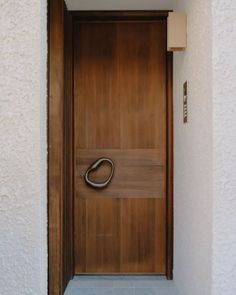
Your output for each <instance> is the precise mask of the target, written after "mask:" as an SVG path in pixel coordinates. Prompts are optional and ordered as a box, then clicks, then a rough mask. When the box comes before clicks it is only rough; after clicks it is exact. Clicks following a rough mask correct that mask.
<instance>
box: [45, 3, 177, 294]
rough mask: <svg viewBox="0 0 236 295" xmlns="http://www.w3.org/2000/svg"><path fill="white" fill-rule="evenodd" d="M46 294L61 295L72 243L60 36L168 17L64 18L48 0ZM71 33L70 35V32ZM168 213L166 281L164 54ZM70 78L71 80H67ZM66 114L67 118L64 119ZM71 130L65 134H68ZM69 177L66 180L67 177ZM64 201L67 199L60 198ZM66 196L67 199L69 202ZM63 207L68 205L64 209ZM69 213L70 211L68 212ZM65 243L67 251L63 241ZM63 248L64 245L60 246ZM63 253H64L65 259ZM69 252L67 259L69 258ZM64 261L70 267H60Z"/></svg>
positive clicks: (66, 84)
mask: <svg viewBox="0 0 236 295" xmlns="http://www.w3.org/2000/svg"><path fill="white" fill-rule="evenodd" d="M48 4H49V5H48V9H49V13H48V48H49V51H48V294H50V295H61V294H63V291H64V288H65V287H66V284H67V282H68V280H69V279H70V278H71V277H72V275H73V261H71V259H72V258H71V257H72V256H73V240H72V237H71V235H70V233H69V235H66V231H68V229H67V228H66V227H68V226H71V227H72V226H73V224H72V222H71V223H70V222H68V223H67V221H66V220H67V218H68V216H70V213H71V216H73V212H72V211H73V207H72V203H71V202H72V195H73V191H72V187H73V175H72V174H71V173H70V171H72V164H73V157H70V158H67V157H66V154H68V151H69V150H70V148H71V147H72V145H73V143H72V140H73V132H72V126H73V114H72V113H73V97H72V96H73V95H72V89H73V85H72V84H71V83H70V81H69V80H70V79H66V77H68V75H72V67H71V66H70V64H71V62H72V39H71V40H70V38H71V36H69V37H68V35H67V37H66V40H67V43H68V42H69V43H70V42H71V44H70V45H69V46H65V42H64V41H65V40H64V36H65V31H67V29H68V31H67V33H68V32H69V31H70V30H71V29H72V26H73V22H75V21H76V20H80V21H81V20H84V21H93V20H95V21H103V22H104V21H122V20H126V21H127V20H130V21H136V20H137V21H153V20H160V19H161V20H166V19H167V16H168V12H169V11H75V12H70V13H68V12H66V8H65V5H64V1H63V0H48ZM71 31H72V30H71ZM166 70H167V79H166V86H167V87H166V89H167V93H166V95H167V183H166V188H167V196H166V202H167V209H166V210H167V211H166V276H167V279H172V278H173V93H172V92H173V55H172V53H170V52H169V53H167V69H166ZM71 77H72V76H71ZM68 114H69V115H68ZM68 130H70V132H68ZM68 175H69V176H68ZM65 195H66V196H67V198H65ZM68 196H69V197H68ZM66 202H69V203H68V204H66ZM70 210H71V211H70ZM65 236H66V238H67V240H68V241H67V243H68V244H67V245H65V243H64V244H63V240H65ZM64 242H65V241H64ZM65 252H68V253H65ZM69 252H70V253H69ZM68 259H69V264H68V265H66V263H65V261H67V260H68Z"/></svg>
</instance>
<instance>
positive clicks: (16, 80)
mask: <svg viewBox="0 0 236 295" xmlns="http://www.w3.org/2000/svg"><path fill="white" fill-rule="evenodd" d="M46 55H47V50H46V0H41V1H40V0H22V1H18V0H8V1H5V0H0V135H1V136H0V294H1V295H46V294H47V214H46V212H47V211H46V204H47V196H46V170H47V168H46Z"/></svg>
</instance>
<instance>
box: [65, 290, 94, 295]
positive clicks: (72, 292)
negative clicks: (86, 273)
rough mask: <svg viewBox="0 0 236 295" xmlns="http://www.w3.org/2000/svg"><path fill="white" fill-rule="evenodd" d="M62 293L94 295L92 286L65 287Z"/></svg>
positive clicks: (66, 294) (67, 294)
mask: <svg viewBox="0 0 236 295" xmlns="http://www.w3.org/2000/svg"><path fill="white" fill-rule="evenodd" d="M64 295H95V293H94V289H93V288H71V289H69V288H67V290H66V292H65V294H64Z"/></svg>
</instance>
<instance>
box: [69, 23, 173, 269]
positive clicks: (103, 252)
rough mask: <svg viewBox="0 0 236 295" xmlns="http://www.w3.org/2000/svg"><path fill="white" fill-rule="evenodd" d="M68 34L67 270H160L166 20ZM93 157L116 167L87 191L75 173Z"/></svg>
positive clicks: (88, 26) (86, 26)
mask: <svg viewBox="0 0 236 295" xmlns="http://www.w3.org/2000/svg"><path fill="white" fill-rule="evenodd" d="M74 32H75V35H74V40H75V43H74V59H75V60H74V61H75V62H74V118H75V121H74V153H75V164H74V169H75V207H74V212H75V217H74V220H75V221H74V222H75V272H76V273H159V274H165V272H166V261H165V258H166V148H167V146H166V140H167V138H166V132H167V130H166V120H167V117H166V23H165V21H156V22H149V23H146V22H145V23H142V22H140V23H138V22H134V23H124V22H122V23H96V24H95V23H76V24H75V30H74ZM100 156H108V157H111V158H112V159H114V161H115V163H116V171H115V175H114V178H113V180H112V182H111V184H110V186H109V187H108V188H106V189H104V190H100V191H95V190H93V189H91V188H88V187H87V186H86V185H85V183H84V181H83V179H82V178H81V177H80V174H81V173H82V172H84V171H85V169H86V168H87V167H88V166H89V165H90V164H91V163H92V162H93V161H94V160H95V159H96V158H97V157H100ZM108 173H109V171H108V170H107V167H102V168H100V169H99V170H98V171H97V172H95V173H94V174H93V175H92V177H94V178H95V179H96V180H99V179H102V178H103V177H105V176H106V175H107V174H108Z"/></svg>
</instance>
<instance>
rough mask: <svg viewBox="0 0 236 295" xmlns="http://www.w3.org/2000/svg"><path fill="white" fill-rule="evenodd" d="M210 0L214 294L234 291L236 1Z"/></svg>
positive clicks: (235, 264) (235, 237)
mask: <svg viewBox="0 0 236 295" xmlns="http://www.w3.org/2000/svg"><path fill="white" fill-rule="evenodd" d="M212 2H213V9H212V12H213V119H214V121H213V125H214V127H213V135H214V137H213V138H214V168H213V171H214V186H213V187H214V207H213V208H214V215H213V217H214V218H213V220H214V223H213V224H214V228H213V295H235V294H236V56H235V53H236V13H235V11H236V1H235V0H227V1H222V0H212Z"/></svg>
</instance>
